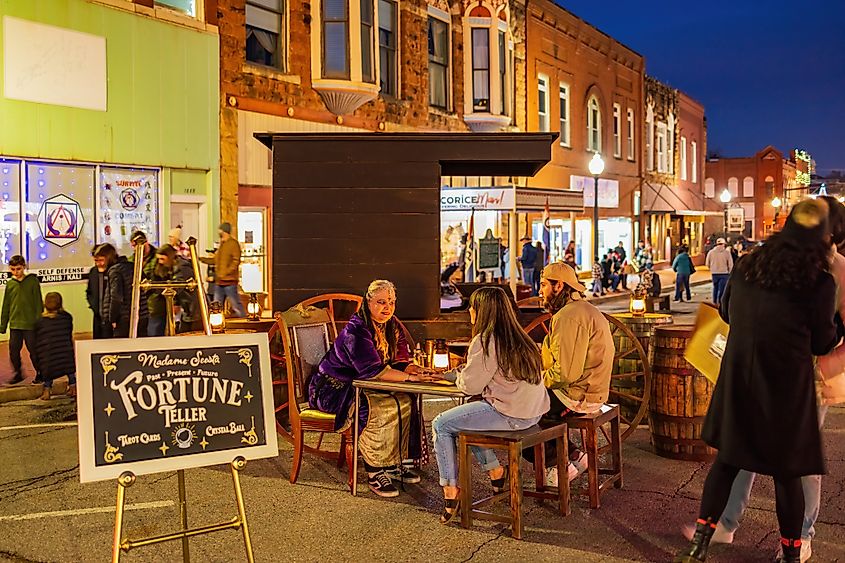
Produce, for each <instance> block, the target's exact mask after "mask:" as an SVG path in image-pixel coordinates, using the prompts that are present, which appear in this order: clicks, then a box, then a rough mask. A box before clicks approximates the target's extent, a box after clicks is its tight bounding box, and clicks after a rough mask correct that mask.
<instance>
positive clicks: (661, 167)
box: [657, 123, 669, 172]
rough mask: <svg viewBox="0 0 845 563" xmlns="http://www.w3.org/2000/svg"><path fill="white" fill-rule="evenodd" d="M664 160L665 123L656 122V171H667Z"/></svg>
mask: <svg viewBox="0 0 845 563" xmlns="http://www.w3.org/2000/svg"><path fill="white" fill-rule="evenodd" d="M668 170H669V169H668V167H667V162H666V124H665V123H658V124H657V171H658V172H667V171H668Z"/></svg>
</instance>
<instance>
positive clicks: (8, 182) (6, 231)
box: [0, 158, 21, 269]
mask: <svg viewBox="0 0 845 563" xmlns="http://www.w3.org/2000/svg"><path fill="white" fill-rule="evenodd" d="M0 212H2V214H0V264H3V268H4V269H5V265H6V264H8V263H9V258H11V257H12V256H14V255H15V254H19V253H20V251H21V250H20V249H21V163H20V162H19V161H15V160H6V159H2V158H0Z"/></svg>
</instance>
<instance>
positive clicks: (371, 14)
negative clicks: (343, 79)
mask: <svg viewBox="0 0 845 563" xmlns="http://www.w3.org/2000/svg"><path fill="white" fill-rule="evenodd" d="M359 2H360V7H361V8H360V9H361V80H363V81H364V82H370V83H374V82H375V81H376V69H375V64H374V63H373V27H374V25H375V24H374V20H375V17H376V16H375V8H374V6H373V0H359Z"/></svg>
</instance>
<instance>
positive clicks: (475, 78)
mask: <svg viewBox="0 0 845 563" xmlns="http://www.w3.org/2000/svg"><path fill="white" fill-rule="evenodd" d="M472 109H473V111H490V30H488V29H487V28H483V27H474V28H472Z"/></svg>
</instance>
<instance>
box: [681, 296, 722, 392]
mask: <svg viewBox="0 0 845 563" xmlns="http://www.w3.org/2000/svg"><path fill="white" fill-rule="evenodd" d="M729 331H730V327H729V326H728V323H726V322H725V321H723V320H722V317H720V316H719V309H717V308H716V307H715V306H713V305H710V304H709V303H702V304H701V305H699V307H698V314H697V315H696V317H695V331H694V332H693V335H692V338H691V339H690V341H689V343H688V344H687V349H686V350H685V351H684V358H686V360H687V361H688V362H689V363H690V364H691V365H692V367H694V368H695V369H697V370H698V371H699V372H701V373H702V374H703V375H704V377H706V378H707V379H709V380H710V381H711V382H713V383H716V380H717V379H718V378H719V370H720V369H721V368H722V356H723V355H724V354H725V347H726V346H727V343H728V332H729Z"/></svg>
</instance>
